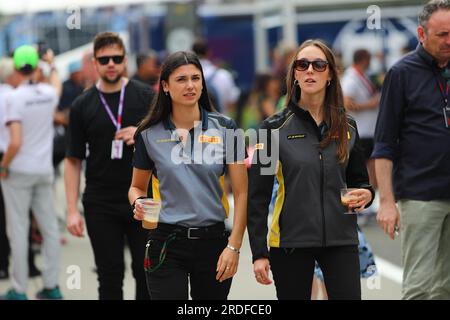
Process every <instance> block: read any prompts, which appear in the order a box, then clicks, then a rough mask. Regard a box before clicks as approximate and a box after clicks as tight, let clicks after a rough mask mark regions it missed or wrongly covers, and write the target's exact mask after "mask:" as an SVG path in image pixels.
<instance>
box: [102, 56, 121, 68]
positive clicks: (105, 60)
mask: <svg viewBox="0 0 450 320" xmlns="http://www.w3.org/2000/svg"><path fill="white" fill-rule="evenodd" d="M124 58H125V56H103V57H96V58H95V59H97V61H98V63H100V64H101V65H102V66H106V65H107V64H108V63H109V60H111V59H112V61H113V62H114V63H115V64H121V63H122V62H123V59H124Z"/></svg>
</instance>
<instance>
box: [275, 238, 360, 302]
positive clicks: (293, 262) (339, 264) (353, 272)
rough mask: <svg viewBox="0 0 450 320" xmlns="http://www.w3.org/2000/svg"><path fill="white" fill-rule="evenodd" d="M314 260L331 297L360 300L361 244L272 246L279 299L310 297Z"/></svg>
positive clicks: (305, 298) (306, 298)
mask: <svg viewBox="0 0 450 320" xmlns="http://www.w3.org/2000/svg"><path fill="white" fill-rule="evenodd" d="M315 261H317V262H318V264H319V266H320V268H321V269H322V272H323V275H324V280H325V287H326V289H327V294H328V298H329V299H330V300H332V299H337V300H360V299H361V282H360V273H359V257H358V246H357V245H354V246H339V247H324V248H290V249H285V248H271V249H270V264H271V269H272V273H273V278H274V281H275V288H276V291H277V297H278V299H280V300H310V299H311V288H312V281H313V275H314V265H315Z"/></svg>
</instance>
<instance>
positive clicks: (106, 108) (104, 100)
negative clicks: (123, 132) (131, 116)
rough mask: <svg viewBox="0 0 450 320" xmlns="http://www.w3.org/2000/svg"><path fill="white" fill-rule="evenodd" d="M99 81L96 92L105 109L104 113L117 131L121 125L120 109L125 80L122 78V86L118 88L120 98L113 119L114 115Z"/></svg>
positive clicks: (121, 109)
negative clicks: (115, 115) (115, 116)
mask: <svg viewBox="0 0 450 320" xmlns="http://www.w3.org/2000/svg"><path fill="white" fill-rule="evenodd" d="M101 85H102V84H101V82H100V84H99V86H98V94H99V96H100V100H101V101H102V104H103V107H104V108H105V110H106V113H108V115H109V118H110V119H111V121H112V123H113V124H114V126H115V127H116V129H117V131H119V130H120V128H121V127H122V111H123V99H124V96H125V80H122V87H121V88H120V98H119V110H118V111H117V120H116V119H114V115H113V113H112V111H111V108H110V107H109V105H108V102H106V99H105V97H104V96H103V94H102V92H101V91H100V90H101Z"/></svg>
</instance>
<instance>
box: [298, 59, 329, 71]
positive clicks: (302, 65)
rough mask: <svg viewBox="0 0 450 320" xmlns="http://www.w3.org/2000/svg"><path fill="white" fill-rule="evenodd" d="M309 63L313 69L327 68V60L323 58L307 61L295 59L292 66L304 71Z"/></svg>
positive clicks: (323, 69)
mask: <svg viewBox="0 0 450 320" xmlns="http://www.w3.org/2000/svg"><path fill="white" fill-rule="evenodd" d="M310 64H312V66H313V69H314V70H316V71H318V72H324V71H325V70H326V69H327V65H328V62H327V61H324V60H314V61H309V60H306V59H300V60H295V63H294V68H295V69H296V70H297V71H305V70H308V68H309V65H310Z"/></svg>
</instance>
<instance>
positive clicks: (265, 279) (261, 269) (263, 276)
mask: <svg viewBox="0 0 450 320" xmlns="http://www.w3.org/2000/svg"><path fill="white" fill-rule="evenodd" d="M269 270H270V262H269V259H267V258H260V259H258V260H255V262H253V273H254V274H255V278H256V281H258V282H259V283H261V284H265V285H269V284H272V280H270V278H269Z"/></svg>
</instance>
